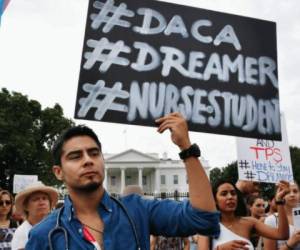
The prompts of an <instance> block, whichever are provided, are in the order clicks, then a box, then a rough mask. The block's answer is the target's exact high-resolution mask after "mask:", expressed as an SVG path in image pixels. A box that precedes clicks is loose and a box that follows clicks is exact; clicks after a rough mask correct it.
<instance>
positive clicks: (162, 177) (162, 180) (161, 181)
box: [160, 175, 166, 185]
mask: <svg viewBox="0 0 300 250" xmlns="http://www.w3.org/2000/svg"><path fill="white" fill-rule="evenodd" d="M160 184H161V185H166V176H165V175H161V176H160Z"/></svg>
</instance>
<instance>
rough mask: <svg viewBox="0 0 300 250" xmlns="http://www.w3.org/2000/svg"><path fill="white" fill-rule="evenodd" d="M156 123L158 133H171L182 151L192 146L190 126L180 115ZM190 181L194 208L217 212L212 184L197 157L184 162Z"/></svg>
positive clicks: (166, 117)
mask: <svg viewBox="0 0 300 250" xmlns="http://www.w3.org/2000/svg"><path fill="white" fill-rule="evenodd" d="M156 122H157V123H158V124H159V127H158V129H157V130H158V132H159V133H163V132H164V131H165V130H166V129H169V130H170V131H171V139H172V141H173V143H174V144H176V145H177V146H178V147H179V149H180V151H182V150H185V149H188V148H189V147H190V146H191V142H190V138H189V134H188V126H187V123H186V121H185V119H184V118H183V117H182V115H181V114H180V113H171V114H168V115H166V116H164V117H162V118H160V119H157V120H156ZM184 164H185V168H186V171H187V176H188V180H189V199H190V202H191V204H192V206H193V207H194V208H197V209H202V210H205V211H209V212H211V211H215V210H216V205H215V201H214V198H213V194H212V190H211V185H210V182H209V180H208V178H207V176H206V173H205V171H204V169H203V167H202V165H201V163H200V161H199V159H198V158H197V157H188V158H186V159H185V160H184Z"/></svg>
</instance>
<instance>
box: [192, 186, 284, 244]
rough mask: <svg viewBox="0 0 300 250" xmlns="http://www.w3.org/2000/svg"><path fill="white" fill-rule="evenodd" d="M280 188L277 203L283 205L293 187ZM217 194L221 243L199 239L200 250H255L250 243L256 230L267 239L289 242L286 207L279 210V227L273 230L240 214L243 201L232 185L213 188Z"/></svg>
mask: <svg viewBox="0 0 300 250" xmlns="http://www.w3.org/2000/svg"><path fill="white" fill-rule="evenodd" d="M278 185H279V189H278V190H279V192H278V193H277V194H276V200H277V201H278V202H281V201H282V200H283V198H284V196H285V195H286V194H287V193H288V191H289V184H288V183H287V182H280V183H279V184H278ZM213 193H214V197H215V200H216V204H217V207H218V209H219V211H220V212H221V225H220V226H221V233H220V236H219V238H217V239H209V238H207V237H204V236H199V239H198V250H202V249H205V250H207V249H210V247H212V249H217V250H235V249H242V250H243V249H245V250H246V249H254V247H253V245H252V243H251V241H250V240H249V239H250V236H251V234H252V232H253V231H254V230H255V231H256V232H257V233H258V234H259V235H261V236H263V237H268V238H272V239H287V238H288V222H287V217H286V214H285V211H284V208H283V206H278V207H279V208H278V214H279V227H278V228H272V227H269V226H267V225H265V224H264V223H263V222H261V221H259V220H257V219H255V218H253V217H244V216H243V215H242V214H240V212H239V211H238V210H237V209H236V208H237V205H238V201H239V200H240V198H241V197H238V196H237V190H236V187H235V186H234V185H233V184H232V183H230V182H228V181H222V182H219V183H218V184H217V185H216V186H215V187H214V188H213ZM238 198H239V199H238Z"/></svg>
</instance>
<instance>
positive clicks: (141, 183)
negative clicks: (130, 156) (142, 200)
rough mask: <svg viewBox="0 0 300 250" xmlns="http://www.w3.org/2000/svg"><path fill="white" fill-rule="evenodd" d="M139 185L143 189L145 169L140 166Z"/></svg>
mask: <svg viewBox="0 0 300 250" xmlns="http://www.w3.org/2000/svg"><path fill="white" fill-rule="evenodd" d="M138 170H139V186H140V187H141V188H142V189H143V169H142V168H139V169H138Z"/></svg>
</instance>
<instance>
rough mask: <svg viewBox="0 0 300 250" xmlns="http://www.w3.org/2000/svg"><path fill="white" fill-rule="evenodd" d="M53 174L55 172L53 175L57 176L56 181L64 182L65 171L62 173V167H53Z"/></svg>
mask: <svg viewBox="0 0 300 250" xmlns="http://www.w3.org/2000/svg"><path fill="white" fill-rule="evenodd" d="M52 172H53V174H54V175H55V177H56V179H58V180H60V181H62V180H63V176H64V175H63V171H62V168H61V166H59V165H54V166H53V167H52Z"/></svg>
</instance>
